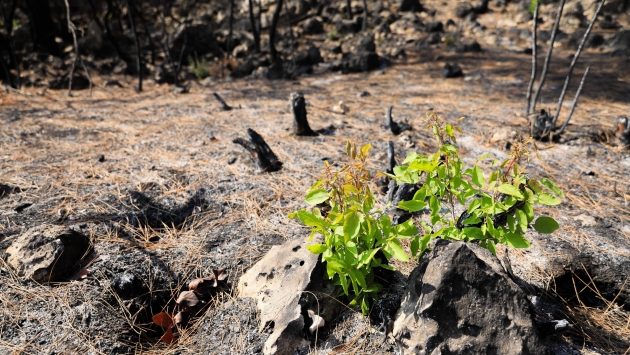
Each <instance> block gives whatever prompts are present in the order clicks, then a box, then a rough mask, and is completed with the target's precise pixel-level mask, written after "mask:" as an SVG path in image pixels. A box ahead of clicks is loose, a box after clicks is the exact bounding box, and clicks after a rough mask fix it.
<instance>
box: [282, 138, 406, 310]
mask: <svg viewBox="0 0 630 355" xmlns="http://www.w3.org/2000/svg"><path fill="white" fill-rule="evenodd" d="M370 147H371V146H370V145H369V144H368V145H364V146H363V147H361V148H360V149H358V150H357V147H356V146H355V145H354V144H351V143H347V145H346V154H347V155H348V157H350V159H351V163H349V164H345V165H343V166H342V167H341V168H339V169H335V168H334V167H333V166H331V165H330V164H328V162H327V161H325V165H326V167H325V170H324V178H323V179H321V180H319V181H317V182H316V183H315V184H313V186H311V188H310V189H309V191H308V192H307V194H306V202H307V203H309V204H310V205H314V206H315V207H313V208H312V210H308V209H302V210H299V211H296V212H293V213H291V214H290V215H289V217H290V218H297V219H299V220H300V221H301V222H302V223H303V224H305V225H307V226H309V227H311V237H310V238H309V240H311V239H312V238H313V237H314V235H315V234H316V233H319V234H322V235H323V237H324V239H323V243H322V244H314V245H311V246H308V247H307V248H308V249H309V250H310V251H311V252H313V253H315V254H322V260H323V261H325V262H326V270H327V276H328V278H330V279H332V280H333V282H334V283H335V284H336V285H339V286H341V288H342V289H343V294H345V295H346V296H351V298H352V301H351V302H350V305H360V306H361V311H362V312H363V314H364V315H366V314H367V313H368V312H369V309H370V307H369V304H370V301H371V300H373V299H376V298H377V293H378V292H379V291H380V290H381V288H382V287H381V285H380V284H379V283H378V282H376V280H375V279H374V272H373V269H374V268H378V267H381V268H385V269H389V270H394V268H393V267H391V266H389V265H387V264H386V263H384V260H381V258H380V257H379V255H381V253H379V252H382V255H384V256H385V258H386V259H387V260H389V259H390V258H391V257H394V258H396V259H398V260H401V261H408V260H409V257H408V255H407V253H406V252H405V251H404V250H403V248H402V244H401V242H400V240H401V239H407V238H411V237H413V236H414V235H416V234H417V233H418V230H417V228H416V227H415V225H414V224H413V222H412V221H407V222H405V223H402V224H399V225H397V226H392V225H391V220H390V218H389V216H388V215H386V214H384V212H383V211H382V210H380V209H375V208H374V205H375V198H374V195H373V193H372V190H371V189H370V187H369V182H370V174H369V172H368V170H367V168H366V160H367V157H368V151H369V150H370ZM320 207H321V208H320Z"/></svg>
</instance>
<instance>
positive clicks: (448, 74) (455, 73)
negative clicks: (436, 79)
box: [442, 63, 464, 78]
mask: <svg viewBox="0 0 630 355" xmlns="http://www.w3.org/2000/svg"><path fill="white" fill-rule="evenodd" d="M442 76H443V77H444V78H459V77H461V76H464V72H463V71H462V68H461V67H460V66H459V65H457V64H453V65H450V64H448V63H447V64H444V70H443V71H442Z"/></svg>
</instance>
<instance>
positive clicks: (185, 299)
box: [175, 291, 199, 309]
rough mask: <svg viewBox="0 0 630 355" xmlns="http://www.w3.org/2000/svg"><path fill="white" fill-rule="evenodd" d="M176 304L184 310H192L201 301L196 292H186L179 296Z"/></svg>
mask: <svg viewBox="0 0 630 355" xmlns="http://www.w3.org/2000/svg"><path fill="white" fill-rule="evenodd" d="M175 302H177V304H178V305H180V306H181V307H182V308H183V309H190V308H194V307H195V306H197V305H198V304H199V299H198V298H197V295H195V293H194V292H191V291H184V292H182V293H180V294H179V297H178V298H177V301H175Z"/></svg>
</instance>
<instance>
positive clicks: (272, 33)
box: [269, 0, 284, 63]
mask: <svg viewBox="0 0 630 355" xmlns="http://www.w3.org/2000/svg"><path fill="white" fill-rule="evenodd" d="M283 3H284V1H283V0H278V3H277V4H276V10H275V11H274V12H273V17H272V18H271V27H270V28H269V55H270V56H271V62H272V63H274V62H275V61H276V60H277V59H278V51H277V50H276V29H277V28H278V20H279V19H280V12H281V11H282V5H283Z"/></svg>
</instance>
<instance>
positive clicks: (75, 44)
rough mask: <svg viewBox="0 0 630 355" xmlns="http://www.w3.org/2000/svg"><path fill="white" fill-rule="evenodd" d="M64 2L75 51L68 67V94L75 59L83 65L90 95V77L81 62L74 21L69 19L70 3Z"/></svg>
mask: <svg viewBox="0 0 630 355" xmlns="http://www.w3.org/2000/svg"><path fill="white" fill-rule="evenodd" d="M64 3H65V5H66V19H67V20H68V31H70V33H71V34H72V42H73V44H74V51H75V53H76V56H75V58H74V60H73V61H72V66H71V67H70V75H69V77H68V96H71V95H72V76H73V75H74V67H75V65H76V63H77V61H80V62H81V66H83V70H85V76H86V77H87V79H88V81H89V83H90V96H91V95H92V78H90V73H89V72H88V70H87V67H86V66H85V63H83V59H82V58H81V54H80V53H79V44H78V43H77V34H76V32H75V31H76V27H75V26H74V23H72V20H71V19H70V5H69V4H68V0H64Z"/></svg>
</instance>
